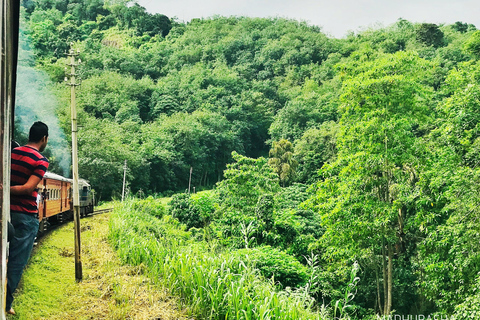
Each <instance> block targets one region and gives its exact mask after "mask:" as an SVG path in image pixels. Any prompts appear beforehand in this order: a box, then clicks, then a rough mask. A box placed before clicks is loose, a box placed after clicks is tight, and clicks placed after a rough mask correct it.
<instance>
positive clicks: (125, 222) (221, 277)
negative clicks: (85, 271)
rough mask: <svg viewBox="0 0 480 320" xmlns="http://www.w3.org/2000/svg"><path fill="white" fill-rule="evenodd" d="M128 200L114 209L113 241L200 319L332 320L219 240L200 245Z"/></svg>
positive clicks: (172, 222) (308, 299) (126, 258)
mask: <svg viewBox="0 0 480 320" xmlns="http://www.w3.org/2000/svg"><path fill="white" fill-rule="evenodd" d="M135 207H136V206H135V205H133V202H127V203H126V204H125V205H124V206H123V207H122V208H119V209H118V210H115V213H114V214H112V219H111V221H110V235H109V239H110V241H111V243H112V244H113V245H114V247H115V249H116V250H117V252H118V254H119V256H120V258H121V259H122V260H123V261H124V262H125V263H128V264H132V265H145V266H146V268H147V269H148V270H149V272H150V274H151V276H152V277H153V278H154V279H155V280H156V281H159V282H161V283H162V284H163V285H165V286H166V287H167V288H168V289H169V290H170V291H171V293H172V294H174V295H178V296H180V297H181V299H182V301H183V303H184V304H185V305H186V306H187V307H188V309H189V310H190V312H191V313H192V315H194V316H195V317H197V318H198V319H214V320H216V319H218V320H226V319H239V320H240V319H245V320H247V319H259V320H263V319H265V320H267V319H278V320H283V319H285V320H292V319H299V320H300V319H327V318H328V317H327V316H328V314H327V309H326V308H324V307H322V308H320V309H319V310H320V311H317V310H313V309H314V300H313V299H312V298H311V297H310V295H309V294H308V292H307V291H306V290H291V289H288V288H287V290H282V291H280V290H278V289H277V288H276V287H275V285H274V284H273V283H272V282H269V281H266V280H265V279H264V278H262V277H261V276H260V275H259V272H258V271H257V270H256V269H255V268H253V266H252V265H253V263H252V262H251V261H250V258H249V257H248V256H245V257H244V260H239V259H238V255H233V254H230V252H228V251H225V250H224V249H223V248H222V247H220V246H219V245H218V244H217V243H216V242H215V241H211V242H208V243H207V242H198V241H194V240H193V239H191V237H190V234H189V233H188V232H185V231H182V228H181V226H180V225H179V223H178V222H177V220H175V219H173V218H171V217H170V216H168V215H165V216H163V217H162V218H161V219H158V218H156V217H154V216H152V215H149V214H147V213H145V212H141V211H137V210H135Z"/></svg>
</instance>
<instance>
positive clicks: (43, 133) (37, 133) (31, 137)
mask: <svg viewBox="0 0 480 320" xmlns="http://www.w3.org/2000/svg"><path fill="white" fill-rule="evenodd" d="M28 142H31V143H37V144H40V147H39V149H38V151H40V152H42V151H43V150H45V147H46V146H47V142H48V126H47V125H46V124H45V123H43V122H41V121H37V122H35V123H34V124H33V125H32V126H31V127H30V132H29V134H28Z"/></svg>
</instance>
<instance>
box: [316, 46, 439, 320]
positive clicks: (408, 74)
mask: <svg viewBox="0 0 480 320" xmlns="http://www.w3.org/2000/svg"><path fill="white" fill-rule="evenodd" d="M426 64H427V62H426V61H424V60H422V59H420V58H418V56H416V55H415V54H413V53H396V54H394V55H384V56H380V57H379V59H375V60H368V58H367V59H366V60H365V61H364V63H363V64H361V65H359V67H358V68H355V65H347V66H345V67H346V68H345V69H344V70H349V73H347V74H346V75H345V78H346V79H345V81H344V83H345V85H344V90H343V92H344V94H343V95H342V98H341V101H342V105H341V108H340V115H341V116H340V121H339V126H340V127H339V130H340V132H339V135H338V137H337V148H338V155H337V160H336V161H335V162H334V163H332V164H328V165H324V167H323V168H322V170H321V174H322V175H323V180H321V181H320V182H319V183H318V184H317V200H316V202H315V203H316V209H317V210H318V211H319V212H320V214H321V215H322V221H323V226H324V228H325V233H324V235H323V237H322V238H321V240H320V243H323V245H324V246H325V247H324V248H325V249H324V250H325V253H324V259H339V261H341V265H343V266H345V265H349V263H346V262H353V261H352V259H358V260H359V261H361V264H363V265H364V266H365V267H367V266H368V269H369V273H370V274H371V275H375V274H376V275H379V274H381V275H382V277H381V278H380V277H376V278H374V279H372V281H373V282H374V283H375V282H376V283H377V286H378V287H377V288H378V289H377V296H376V299H375V300H374V301H375V302H377V301H378V303H376V304H377V305H378V307H379V311H380V313H381V314H384V315H388V314H390V311H391V310H392V307H394V306H393V301H394V299H393V296H392V295H393V293H394V290H393V286H394V278H395V277H396V276H395V274H394V260H393V258H394V255H397V256H400V255H402V254H403V253H404V252H405V251H404V250H403V249H401V248H403V247H405V246H406V243H405V234H406V233H408V232H409V229H408V227H407V226H412V224H413V223H414V221H415V219H414V214H413V212H412V210H413V208H414V207H415V203H416V202H415V201H416V198H415V194H417V190H418V188H419V187H418V186H417V179H416V175H417V173H416V172H417V171H418V170H421V168H422V165H423V161H424V160H425V159H424V158H423V154H424V152H425V151H424V146H423V144H422V143H421V140H419V137H417V135H416V133H415V130H412V129H413V128H415V127H417V126H423V125H425V124H427V123H428V116H427V115H428V114H429V113H431V110H430V109H429V108H428V105H426V104H425V103H424V101H425V99H426V98H427V96H428V95H429V92H430V90H429V88H428V87H425V86H422V85H419V83H418V81H416V80H415V78H416V77H420V76H421V72H420V70H422V68H423V66H425V65H426ZM392 66H395V68H394V69H395V70H396V73H395V74H394V75H392V74H391V73H390V70H392ZM350 67H352V68H351V69H349V68H350ZM422 146H423V147H422ZM345 263H346V264H345ZM335 267H336V268H339V266H338V264H336V265H335ZM347 271H348V270H345V272H347ZM381 283H383V301H382V299H381V298H382V294H381V291H382V290H380V284H381ZM372 302H373V301H372ZM395 308H396V309H397V307H395Z"/></svg>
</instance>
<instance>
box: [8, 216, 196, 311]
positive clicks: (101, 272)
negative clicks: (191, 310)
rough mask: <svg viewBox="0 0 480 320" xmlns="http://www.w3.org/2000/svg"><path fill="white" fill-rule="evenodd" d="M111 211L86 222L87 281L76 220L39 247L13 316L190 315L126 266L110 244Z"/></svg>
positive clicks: (140, 270) (139, 272)
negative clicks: (78, 259) (78, 263)
mask: <svg viewBox="0 0 480 320" xmlns="http://www.w3.org/2000/svg"><path fill="white" fill-rule="evenodd" d="M109 218H110V214H104V215H96V216H94V217H89V218H86V219H82V220H81V228H82V239H81V240H82V263H83V281H82V282H80V283H76V282H75V268H74V243H73V223H68V224H66V225H65V226H63V227H61V228H59V229H57V230H55V231H53V232H52V233H50V234H48V235H47V236H45V237H44V238H43V239H42V240H41V243H39V245H38V246H37V247H36V248H35V249H34V253H33V256H32V258H31V260H30V263H29V265H28V267H27V269H26V271H25V273H24V277H23V285H21V288H20V290H19V294H18V295H17V297H16V299H15V301H14V306H13V307H14V308H15V311H16V312H17V315H16V316H9V317H8V318H9V319H23V320H34V319H49V320H50V319H62V320H64V319H72V320H73V319H75V320H81V319H118V320H120V319H122V320H123V319H170V320H173V319H175V320H176V319H187V317H186V316H185V312H182V311H179V308H178V304H177V303H176V302H175V300H174V299H172V297H171V296H170V295H168V293H166V291H165V290H163V289H161V288H160V287H158V286H156V285H155V284H153V283H152V282H151V281H150V280H149V279H148V278H147V277H146V276H145V275H143V271H144V270H143V267H142V266H134V267H132V266H124V265H122V264H121V263H120V261H119V259H118V257H117V255H116V254H115V253H114V251H113V250H112V249H111V247H110V246H109V245H108V242H107V236H108V221H109Z"/></svg>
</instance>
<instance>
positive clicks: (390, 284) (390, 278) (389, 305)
mask: <svg viewBox="0 0 480 320" xmlns="http://www.w3.org/2000/svg"><path fill="white" fill-rule="evenodd" d="M392 287H393V248H392V245H391V244H390V243H389V244H388V302H387V313H386V314H387V315H389V314H390V310H391V309H392Z"/></svg>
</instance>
